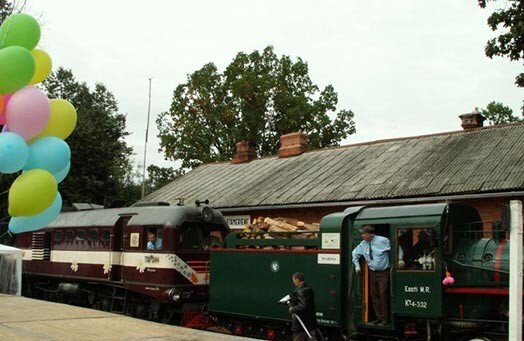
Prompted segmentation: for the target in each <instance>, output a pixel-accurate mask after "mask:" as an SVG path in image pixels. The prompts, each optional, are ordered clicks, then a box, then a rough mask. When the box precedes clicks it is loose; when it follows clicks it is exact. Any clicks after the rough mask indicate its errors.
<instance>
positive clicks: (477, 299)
mask: <svg viewBox="0 0 524 341" xmlns="http://www.w3.org/2000/svg"><path fill="white" fill-rule="evenodd" d="M364 225H373V226H374V227H375V231H376V234H377V235H382V236H385V237H388V238H389V239H390V242H391V252H390V262H391V268H390V271H389V275H390V316H391V319H392V321H391V324H390V325H389V326H384V327H378V326H376V325H371V324H369V321H371V320H373V319H375V316H373V312H372V309H371V304H370V297H369V290H368V287H367V283H368V275H369V274H368V270H367V268H366V266H365V264H362V268H363V270H364V271H363V273H362V275H356V274H355V271H354V265H353V263H352V256H351V251H352V250H353V248H354V247H355V246H356V245H357V244H358V243H359V242H360V241H361V234H360V232H359V230H360V228H361V227H362V226H364ZM488 230H489V232H488ZM273 237H274V239H243V235H242V234H230V235H228V237H227V238H226V243H225V247H224V248H221V249H216V250H213V251H212V252H211V279H210V302H209V309H210V312H211V314H212V315H213V316H215V318H216V319H217V321H218V322H219V323H220V322H222V323H224V325H225V327H227V328H229V329H230V330H231V331H232V332H233V333H235V334H238V335H250V336H255V337H260V338H265V339H277V340H279V339H288V338H289V337H290V332H289V328H288V325H289V323H290V321H291V317H290V315H289V314H288V312H287V307H286V306H284V305H281V304H278V300H279V299H280V298H281V297H283V296H284V295H286V294H287V293H289V292H291V291H292V290H293V289H294V288H293V286H292V282H291V276H292V274H293V273H294V272H302V273H304V275H305V277H306V282H307V283H308V285H309V286H310V287H312V288H313V290H314V292H315V305H316V313H317V322H318V325H319V326H320V329H321V330H322V333H323V335H324V336H325V337H326V338H328V339H330V340H334V339H354V340H358V339H366V338H368V337H377V338H379V339H388V338H390V339H398V340H400V339H402V340H417V339H418V340H421V339H422V340H426V339H429V338H431V337H433V339H441V340H470V339H471V340H473V339H475V337H477V336H479V335H482V337H483V339H482V340H495V339H497V338H500V339H501V340H503V339H505V338H506V339H507V325H508V324H507V307H508V296H507V294H508V264H509V262H508V250H509V245H508V243H506V241H507V240H506V238H505V235H504V233H500V232H499V231H497V230H496V229H494V228H493V227H491V226H489V227H488V226H487V224H486V223H482V222H481V219H480V216H479V214H478V212H477V211H476V210H475V209H474V208H472V207H469V206H466V205H462V204H446V203H442V204H426V205H411V206H387V207H351V208H348V209H346V210H345V211H343V212H338V213H333V214H330V215H327V216H325V217H324V218H323V219H322V220H321V223H320V232H319V233H318V238H316V239H289V238H287V237H289V236H285V237H286V238H284V236H281V238H279V236H278V235H273ZM446 275H448V276H449V275H451V276H453V277H454V279H455V282H454V284H450V285H443V279H445V278H446Z"/></svg>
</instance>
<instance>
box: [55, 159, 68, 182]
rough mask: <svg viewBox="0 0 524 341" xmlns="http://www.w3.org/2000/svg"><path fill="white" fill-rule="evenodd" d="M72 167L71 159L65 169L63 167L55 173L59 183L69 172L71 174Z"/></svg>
mask: <svg viewBox="0 0 524 341" xmlns="http://www.w3.org/2000/svg"><path fill="white" fill-rule="evenodd" d="M70 169H71V161H69V162H68V163H67V165H66V166H65V167H64V169H62V170H61V171H60V172H58V173H54V174H53V176H54V177H55V179H56V183H57V184H59V183H61V182H62V181H63V180H64V179H65V178H66V176H67V174H69V170H70Z"/></svg>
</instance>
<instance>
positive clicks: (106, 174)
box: [43, 68, 140, 206]
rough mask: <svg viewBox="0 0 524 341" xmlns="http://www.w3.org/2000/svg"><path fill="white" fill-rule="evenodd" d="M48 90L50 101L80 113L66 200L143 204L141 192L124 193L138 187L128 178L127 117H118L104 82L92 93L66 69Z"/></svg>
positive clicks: (64, 190) (72, 142)
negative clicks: (60, 101)
mask: <svg viewBox="0 0 524 341" xmlns="http://www.w3.org/2000/svg"><path fill="white" fill-rule="evenodd" d="M43 87H44V89H45V91H46V92H47V94H48V96H49V98H62V99H66V100H68V101H69V102H71V103H72V104H73V105H74V106H75V108H76V110H77V114H78V121H77V126H76V128H75V130H74V132H73V133H72V134H71V136H69V137H68V138H67V141H66V142H67V143H68V144H69V146H70V148H71V171H70V173H69V175H68V177H67V178H66V179H65V180H64V182H62V183H61V184H60V192H61V193H62V197H63V198H64V201H67V202H92V203H100V204H104V205H106V206H115V205H124V204H130V203H132V202H134V201H136V200H138V199H139V198H140V194H139V192H136V194H133V195H131V196H130V195H129V192H128V191H126V190H125V187H126V186H131V185H132V183H133V182H132V180H130V179H131V178H130V175H129V174H131V172H132V167H131V165H130V161H129V156H130V155H131V154H132V153H133V150H132V148H131V147H129V146H127V144H126V142H125V141H124V138H125V137H126V136H127V135H129V133H128V132H126V131H125V123H126V117H125V115H124V114H121V113H119V112H118V104H117V101H116V99H115V97H114V96H113V94H112V93H111V92H109V91H108V90H107V89H106V87H105V86H104V85H103V84H100V83H97V84H96V85H95V88H94V90H91V89H89V87H88V86H87V84H86V83H80V82H78V81H77V80H76V79H75V77H74V76H73V73H72V72H71V70H66V69H64V68H59V69H58V70H57V71H56V72H53V73H52V74H51V75H50V76H49V77H48V78H47V79H46V80H45V82H44V83H43ZM133 186H136V185H133ZM132 192H133V191H132ZM133 193H134V192H133Z"/></svg>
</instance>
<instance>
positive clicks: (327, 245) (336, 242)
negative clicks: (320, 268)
mask: <svg viewBox="0 0 524 341" xmlns="http://www.w3.org/2000/svg"><path fill="white" fill-rule="evenodd" d="M322 248H323V249H340V233H322Z"/></svg>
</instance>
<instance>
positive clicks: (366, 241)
mask: <svg viewBox="0 0 524 341" xmlns="http://www.w3.org/2000/svg"><path fill="white" fill-rule="evenodd" d="M360 233H362V239H363V240H362V242H360V244H358V245H357V247H355V249H354V250H353V252H352V255H353V263H354V264H355V271H356V273H357V274H359V275H360V273H361V271H362V270H361V268H360V262H359V260H360V257H364V260H365V261H366V263H367V265H368V268H369V270H370V272H369V289H370V290H369V291H370V294H371V302H372V303H373V311H374V312H375V316H376V318H377V319H376V320H374V321H373V322H371V323H372V324H374V325H378V326H385V325H387V324H389V267H390V264H389V259H390V256H389V254H390V250H391V246H390V243H389V239H388V238H386V237H381V236H376V235H375V228H374V227H373V226H370V225H366V226H363V227H362V228H361V229H360Z"/></svg>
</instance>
